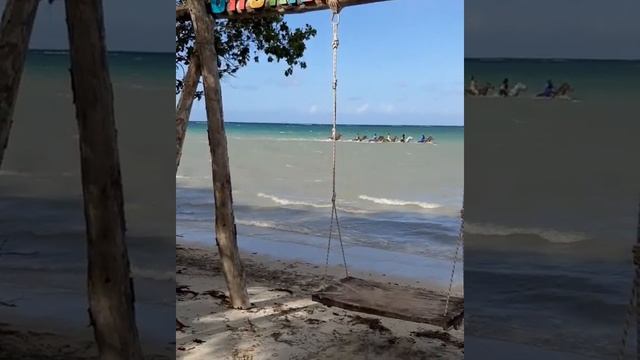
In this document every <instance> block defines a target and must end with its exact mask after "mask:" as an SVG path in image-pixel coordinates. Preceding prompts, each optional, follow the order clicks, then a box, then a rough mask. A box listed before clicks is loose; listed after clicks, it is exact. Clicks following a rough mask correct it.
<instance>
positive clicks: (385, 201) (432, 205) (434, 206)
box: [358, 195, 442, 209]
mask: <svg viewBox="0 0 640 360" xmlns="http://www.w3.org/2000/svg"><path fill="white" fill-rule="evenodd" d="M358 198H359V199H362V200H367V201H371V202H374V203H376V204H380V205H391V206H417V207H421V208H423V209H437V208H440V207H442V205H440V204H435V203H428V202H422V201H405V200H398V199H386V198H377V197H373V196H368V195H360V196H358Z"/></svg>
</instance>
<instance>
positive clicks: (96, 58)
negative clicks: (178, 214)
mask: <svg viewBox="0 0 640 360" xmlns="http://www.w3.org/2000/svg"><path fill="white" fill-rule="evenodd" d="M20 1H23V0H20ZM65 4H66V13H67V28H68V32H69V50H70V55H71V84H72V89H73V102H74V104H75V107H76V118H77V122H78V130H79V142H80V164H81V167H82V190H83V197H84V214H85V222H86V232H87V254H88V281H87V282H88V293H89V294H88V295H89V315H90V317H91V324H92V325H93V331H94V336H95V339H96V342H97V345H98V351H99V358H100V360H116V359H132V360H142V349H141V347H140V341H139V337H138V329H137V327H136V322H135V314H134V289H133V280H132V278H131V272H130V267H129V256H128V254H127V246H126V244H125V239H124V233H125V219H124V207H123V195H122V180H121V176H120V160H119V155H118V144H117V136H116V124H115V117H114V109H113V91H112V87H111V79H110V77H109V69H108V66H107V52H106V49H105V39H104V21H103V14H102V1H101V0H95V1H86V0H67V1H65Z"/></svg>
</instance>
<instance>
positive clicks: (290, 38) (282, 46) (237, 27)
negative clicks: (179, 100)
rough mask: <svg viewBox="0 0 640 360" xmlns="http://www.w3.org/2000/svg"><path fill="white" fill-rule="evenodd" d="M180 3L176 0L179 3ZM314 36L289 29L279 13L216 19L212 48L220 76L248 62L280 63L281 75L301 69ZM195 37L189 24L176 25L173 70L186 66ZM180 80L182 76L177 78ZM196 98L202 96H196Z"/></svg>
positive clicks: (178, 84) (307, 29)
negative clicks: (264, 59) (305, 53)
mask: <svg viewBox="0 0 640 360" xmlns="http://www.w3.org/2000/svg"><path fill="white" fill-rule="evenodd" d="M178 3H179V1H176V4H178ZM315 35H316V30H315V29H314V28H312V27H311V26H310V25H305V26H304V28H296V29H291V28H290V27H289V25H287V23H286V22H285V21H284V19H283V17H282V16H281V15H279V14H274V15H269V16H260V17H257V16H256V17H250V18H249V17H247V18H242V19H228V20H227V19H218V20H216V21H215V32H214V36H215V46H216V52H217V55H218V69H219V74H220V77H223V76H233V75H234V74H235V73H236V72H237V71H238V70H239V69H241V68H242V67H244V66H246V65H247V64H249V63H250V62H251V61H253V62H259V61H260V59H261V58H265V57H266V60H267V61H268V62H273V61H276V62H280V61H283V62H285V63H286V64H287V68H286V69H285V70H284V75H285V76H289V75H291V74H293V70H294V68H295V67H299V68H301V69H304V68H306V67H307V64H306V63H305V62H304V61H303V60H302V57H303V55H304V51H305V49H306V45H305V41H307V40H309V39H311V38H312V37H314V36H315ZM194 40H195V34H194V31H193V26H192V24H191V21H180V22H176V69H183V70H184V68H185V66H188V65H189V59H190V57H191V55H192V54H193V47H194V43H195V41H194ZM182 73H184V72H183V71H179V72H176V94H178V93H179V92H180V91H181V90H182V86H183V83H182V80H181V79H179V78H178V77H179V75H178V74H180V75H181V74H182ZM180 77H181V76H180ZM196 96H197V97H198V98H199V97H200V96H202V93H198V94H196Z"/></svg>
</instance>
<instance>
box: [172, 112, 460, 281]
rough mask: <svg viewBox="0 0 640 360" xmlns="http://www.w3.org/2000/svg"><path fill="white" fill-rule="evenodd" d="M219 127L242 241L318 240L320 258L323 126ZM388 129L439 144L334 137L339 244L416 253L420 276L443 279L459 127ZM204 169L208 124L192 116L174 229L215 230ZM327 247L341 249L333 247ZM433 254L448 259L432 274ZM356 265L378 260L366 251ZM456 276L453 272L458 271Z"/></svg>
mask: <svg viewBox="0 0 640 360" xmlns="http://www.w3.org/2000/svg"><path fill="white" fill-rule="evenodd" d="M226 127H227V129H228V138H229V143H228V144H229V157H230V164H231V174H232V175H231V176H232V182H233V191H234V194H233V196H234V205H235V215H236V219H237V224H238V226H239V227H238V231H239V236H240V238H241V241H240V246H241V247H243V246H247V244H248V243H250V242H249V241H244V242H243V241H242V238H243V237H245V236H252V235H251V234H254V233H256V232H259V233H260V235H259V236H260V239H261V240H269V241H272V242H273V243H276V244H277V243H282V242H283V240H282V238H285V239H287V240H286V241H288V242H295V243H298V244H305V245H307V246H311V247H315V248H317V254H318V256H317V261H324V250H323V249H324V248H326V241H327V237H328V233H329V225H330V214H331V208H330V206H331V205H330V198H331V142H330V141H327V137H328V135H329V133H330V128H329V127H328V126H325V125H309V126H304V125H286V124H279V125H277V124H234V123H231V124H227V126H226ZM386 129H387V128H382V127H379V126H376V127H366V126H355V127H352V126H343V127H340V128H339V129H338V131H339V132H341V133H343V134H345V137H346V135H347V134H352V135H354V136H355V134H357V133H360V134H361V135H362V134H364V133H371V134H373V133H375V132H378V133H380V132H382V131H384V130H386ZM388 129H389V130H388V131H389V132H393V134H394V135H401V134H402V133H405V134H406V135H408V136H414V137H415V136H420V135H421V134H422V133H425V134H430V135H432V136H434V138H435V140H436V144H435V145H426V144H417V143H408V144H402V143H386V144H374V143H356V142H349V141H341V142H339V143H338V144H337V152H338V161H337V179H336V186H337V194H338V195H337V199H338V200H337V202H338V208H339V216H340V222H341V223H340V225H341V229H342V232H341V234H342V238H343V240H344V241H345V244H346V246H347V249H346V252H347V254H349V253H354V252H356V250H354V249H355V248H356V247H364V248H371V249H377V250H380V251H382V252H384V253H386V254H388V257H389V258H397V259H398V260H397V261H398V262H401V261H402V258H403V256H407V257H411V256H418V257H421V258H422V259H423V260H424V264H423V265H416V266H418V267H417V269H418V270H417V271H418V275H417V276H421V277H423V278H428V277H434V278H438V279H439V280H438V281H440V280H444V281H448V276H446V275H444V276H443V274H444V273H446V272H447V271H450V264H449V263H450V260H451V259H452V258H453V256H454V252H455V245H456V241H457V238H458V232H459V226H460V224H459V217H458V214H459V211H460V208H461V204H462V174H463V169H462V161H463V159H462V156H463V146H462V138H463V130H462V128H455V127H453V128H449V127H397V128H395V127H389V128H388ZM282 133H286V136H284V135H283V134H282ZM283 136H284V137H283ZM210 172H211V169H210V165H209V152H208V144H207V138H206V132H205V126H204V125H203V124H198V123H195V124H194V123H191V124H190V128H189V131H188V134H187V138H186V141H185V147H184V152H183V157H182V160H181V164H180V169H179V171H178V175H177V180H176V181H177V186H178V189H177V190H176V199H177V210H176V212H177V214H176V217H177V226H178V231H179V232H181V231H183V232H188V231H189V230H190V229H192V228H194V227H200V226H204V227H206V228H208V229H211V231H212V227H213V226H212V218H213V196H212V193H211V190H210V189H211V186H212V185H211V175H210ZM283 234H287V235H289V236H283ZM185 238H189V236H187V235H185ZM202 241H204V242H207V243H209V242H211V241H212V237H211V236H209V237H207V236H203V239H202ZM286 241H285V242H286ZM334 244H336V243H334ZM336 246H337V244H336ZM285 248H286V244H283V245H282V252H281V254H280V255H281V256H283V257H295V256H296V254H295V253H289V252H287V251H286V250H285ZM249 250H250V249H249ZM404 254H406V255H404ZM334 257H335V259H338V258H339V252H338V248H337V247H336V248H335V252H334ZM347 260H348V259H347ZM430 261H443V263H446V264H448V265H447V266H445V267H444V268H445V269H446V270H444V272H443V273H442V274H437V275H436V274H435V273H434V272H433V271H432V270H429V268H430V267H432V264H431V263H430ZM359 266H360V267H362V268H365V269H364V270H376V264H375V262H373V261H372V262H371V264H370V265H366V264H364V263H361V264H360V265H359ZM420 266H423V267H420ZM385 271H386V270H385ZM406 275H407V276H409V275H411V274H406ZM411 276H415V274H413V275H411ZM461 278H462V274H461V273H460V272H459V273H458V277H457V279H458V280H459V281H461Z"/></svg>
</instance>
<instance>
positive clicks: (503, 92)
mask: <svg viewBox="0 0 640 360" xmlns="http://www.w3.org/2000/svg"><path fill="white" fill-rule="evenodd" d="M498 94H500V96H509V79H508V78H505V79H504V80H502V85H500V91H499V92H498Z"/></svg>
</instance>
